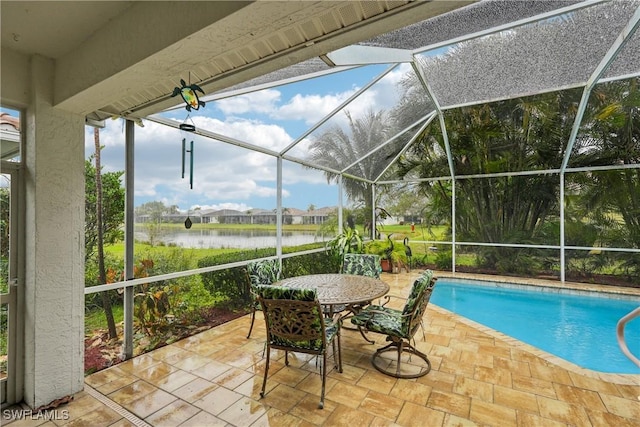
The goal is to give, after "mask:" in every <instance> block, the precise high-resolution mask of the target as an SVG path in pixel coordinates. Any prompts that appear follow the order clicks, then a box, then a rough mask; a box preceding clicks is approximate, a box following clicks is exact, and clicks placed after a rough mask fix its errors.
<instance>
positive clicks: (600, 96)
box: [0, 0, 640, 408]
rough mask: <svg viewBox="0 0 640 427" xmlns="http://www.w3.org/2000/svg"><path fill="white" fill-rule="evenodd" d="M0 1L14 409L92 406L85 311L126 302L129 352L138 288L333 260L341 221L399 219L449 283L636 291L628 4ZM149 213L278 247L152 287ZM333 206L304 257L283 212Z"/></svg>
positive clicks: (632, 14) (638, 108)
mask: <svg viewBox="0 0 640 427" xmlns="http://www.w3.org/2000/svg"><path fill="white" fill-rule="evenodd" d="M0 8H1V11H2V13H1V19H2V25H1V31H2V38H1V42H2V63H1V64H0V65H1V67H2V79H1V81H0V84H1V85H2V91H1V92H0V95H1V98H0V101H1V104H2V113H3V123H2V129H1V130H2V132H3V138H2V176H3V184H2V188H3V193H2V196H3V199H2V201H3V218H10V221H4V220H3V222H2V226H3V228H2V232H3V238H4V241H3V244H2V273H3V274H2V279H3V280H2V282H1V285H2V287H1V288H0V297H1V300H0V302H1V304H2V308H3V312H2V313H3V318H2V319H3V320H2V322H3V324H2V329H3V332H4V335H6V337H7V338H6V343H3V348H2V352H3V354H2V356H6V357H4V359H5V360H6V363H4V364H3V365H2V366H1V369H0V370H2V371H3V375H4V377H3V378H0V379H1V386H2V404H3V408H4V406H5V405H7V404H11V403H15V402H20V401H24V402H26V403H27V404H28V405H29V406H30V407H32V408H37V407H44V406H46V405H48V404H49V403H51V402H54V401H56V400H57V399H61V398H64V397H66V396H69V395H73V394H74V393H77V392H78V391H80V390H82V389H83V385H84V370H83V360H82V359H83V356H84V353H83V344H84V342H83V338H84V319H85V310H86V309H87V306H86V305H85V303H86V301H89V300H90V299H92V298H94V297H96V299H95V300H98V299H99V298H100V297H101V296H102V295H104V294H107V291H110V292H111V293H112V294H115V291H114V290H116V289H117V290H118V291H119V292H121V293H120V294H118V296H117V298H118V302H119V303H120V304H122V305H123V313H124V314H123V315H122V316H123V335H124V339H123V342H122V355H121V356H122V357H123V358H130V357H132V356H133V354H134V352H133V335H134V329H133V328H134V319H133V318H134V313H133V312H134V310H135V308H136V304H135V303H137V302H138V301H139V299H135V295H134V292H135V293H139V292H141V293H143V294H144V292H146V291H147V290H148V288H144V287H145V286H149V285H151V289H153V286H171V287H172V288H171V289H170V291H171V292H173V289H174V288H173V287H174V286H177V288H180V287H181V286H182V285H183V284H184V283H186V282H187V281H189V280H191V279H193V280H194V281H195V282H198V281H200V280H202V281H206V280H207V279H206V277H207V275H208V274H211V273H216V274H218V273H219V274H221V275H222V274H224V271H227V270H233V269H239V268H243V267H244V266H245V265H246V263H247V262H248V261H249V260H251V259H258V258H278V259H279V260H281V261H283V262H284V261H285V260H291V259H295V258H301V259H302V258H303V257H304V256H314V255H317V254H321V253H325V252H326V251H325V248H324V243H325V242H326V241H327V240H328V239H331V238H332V237H334V236H335V235H336V233H340V232H341V231H343V230H345V229H348V228H351V227H356V228H357V229H359V230H365V232H366V233H367V235H368V238H369V239H372V240H378V239H379V240H381V241H383V242H387V241H394V240H395V239H398V240H396V244H398V245H403V244H405V243H406V242H407V239H408V237H406V236H403V235H398V234H397V233H392V232H390V231H389V230H390V229H392V228H385V227H391V226H393V225H394V223H399V222H404V223H405V225H407V224H408V223H411V224H413V225H412V226H415V227H416V228H417V229H418V230H419V233H417V234H416V236H417V235H419V236H421V237H420V238H416V237H415V236H413V235H412V236H411V239H410V241H409V244H410V245H411V247H412V248H413V249H414V253H415V254H418V253H419V254H420V257H419V258H418V257H414V261H416V262H418V263H419V265H420V266H421V267H426V268H433V269H437V270H440V271H454V272H456V271H462V270H463V269H474V271H481V272H489V273H498V274H510V275H517V276H537V277H540V276H542V277H546V278H552V279H554V280H556V281H558V282H566V281H588V282H591V281H593V282H598V283H603V282H604V278H605V277H606V278H607V280H610V281H612V282H613V283H622V284H624V285H627V286H635V287H637V286H640V282H639V278H640V125H639V121H640V88H639V84H640V32H639V31H638V26H639V23H640V0H615V1H603V0H584V1H578V0H568V1H561V0H557V1H556V0H553V1H543V0H540V1H538V0H535V1H506V0H483V1H474V0H460V1H453V0H451V1H404V0H403V1H330V2H329V1H304V2H302V1H301V2H296V1H283V2H275V1H266V0H265V1H255V2H252V1H247V2H240V1H233V2H217V1H216V2H206V1H197V2H196V1H193V2H146V1H145V2H142V1H122V2H106V1H105V2H30V1H2V2H0ZM198 97H199V98H198ZM183 100H184V101H185V102H182V101H183ZM187 107H188V108H187ZM7 112H8V113H9V114H10V115H13V116H17V119H19V120H17V119H16V117H11V118H10V119H8V118H7V119H6V120H7V121H6V122H5V113H7ZM112 118H115V119H118V120H117V121H113V120H111V119H112ZM7 123H9V124H10V123H18V124H17V125H14V128H13V129H9V128H8V127H7V128H5V127H6V126H5V125H7ZM7 126H8V125H7ZM18 128H19V129H18ZM7 129H9V130H10V131H11V132H12V136H13V137H15V138H17V139H15V138H14V139H12V140H11V141H9V140H8V139H5V135H6V132H5V131H7ZM95 129H97V130H95ZM16 135H18V136H16ZM9 142H10V143H11V145H10V146H9V145H7V144H8V143H9ZM100 146H104V148H103V149H102V150H100ZM95 147H97V151H98V152H100V153H101V154H100V157H101V160H102V171H103V174H105V176H107V177H108V179H112V180H115V182H116V183H120V181H119V180H121V184H122V186H123V187H124V190H123V192H124V196H123V199H124V200H123V202H122V204H123V205H124V208H123V209H120V212H121V213H122V211H124V215H123V220H122V221H121V223H124V226H123V229H124V232H123V233H122V234H123V235H124V251H123V252H124V256H123V257H121V258H124V259H118V260H117V263H118V264H119V266H118V268H119V270H118V271H117V274H112V275H111V276H109V277H106V278H105V277H102V279H104V280H102V279H101V278H100V276H99V275H98V274H97V273H96V271H97V268H94V266H93V264H90V262H89V261H90V260H89V258H92V255H93V253H90V252H91V251H92V250H93V249H95V248H90V249H87V248H88V246H87V242H88V241H89V240H90V239H89V238H87V236H88V233H87V229H86V228H85V227H86V224H87V223H88V222H90V220H92V219H93V218H92V217H91V215H92V214H89V215H87V214H86V213H85V209H86V204H85V203H86V199H85V194H86V188H85V183H92V182H91V180H90V179H87V180H85V176H87V175H86V172H87V167H88V166H87V165H89V166H91V165H92V162H93V161H94V160H95V158H94V157H91V156H92V155H95V150H96V148H95ZM92 167H94V166H92ZM89 170H90V169H89ZM94 170H95V169H94ZM109 174H111V175H109ZM97 175H99V174H97ZM116 187H117V185H116ZM5 190H7V191H5ZM5 196H6V197H5ZM251 197H253V199H251ZM256 198H257V199H256ZM106 200H107V202H108V201H109V200H110V198H109V196H107V197H106ZM113 200H115V198H113ZM250 200H253V201H250ZM255 200H259V203H256V202H255ZM154 201H162V202H163V203H165V204H166V205H170V206H171V214H172V215H173V216H174V218H178V219H177V222H178V223H182V222H184V223H185V225H186V226H187V228H189V227H188V225H190V224H192V223H197V222H205V221H204V219H205V218H206V215H205V213H204V212H203V210H204V209H202V208H201V207H203V206H204V207H207V206H208V207H211V206H216V209H219V210H220V211H224V210H225V209H226V210H227V213H229V211H230V210H232V209H233V210H234V213H233V215H236V217H237V218H236V219H234V220H233V221H237V222H241V221H242V219H241V218H240V216H241V215H240V213H241V214H242V215H249V216H251V218H252V219H251V221H254V219H255V221H256V222H259V223H262V222H264V223H270V222H271V221H272V219H271V218H275V219H274V220H273V222H274V223H275V225H276V227H275V228H276V234H275V236H274V237H272V241H271V242H270V245H269V249H270V250H271V252H269V253H268V254H267V255H265V253H264V252H260V251H258V250H255V252H253V253H252V254H251V256H249V257H245V258H243V259H242V260H237V259H229V260H227V261H228V262H224V263H216V264H215V265H214V264H213V263H210V264H207V263H203V264H199V265H198V268H196V269H194V268H193V265H192V264H191V263H190V262H191V261H193V260H192V259H186V258H187V257H188V255H183V258H182V259H181V261H180V260H179V261H180V262H182V261H184V262H183V264H180V266H179V267H176V268H174V269H172V270H163V269H161V268H156V269H155V270H154V271H152V272H151V274H147V273H149V272H150V271H151V270H149V271H146V270H145V269H146V268H147V267H148V266H149V265H151V263H150V262H149V260H147V259H136V258H134V248H135V247H136V245H137V244H138V243H139V242H138V241H136V228H135V227H136V225H138V224H136V214H137V212H136V207H137V206H139V205H140V204H144V203H148V202H154ZM83 208H84V209H83ZM5 211H6V212H5ZM96 211H97V210H96ZM239 211H242V212H239ZM9 212H10V213H9ZM333 212H335V224H336V228H335V229H333V230H331V231H330V232H329V234H324V235H320V236H319V237H317V236H313V238H314V239H317V241H316V242H315V246H314V247H313V249H309V248H308V247H300V249H297V246H296V245H295V244H292V245H289V244H288V243H286V242H285V241H284V238H285V234H286V233H285V231H284V225H286V224H288V223H289V222H290V221H293V220H292V218H293V217H296V216H297V217H300V218H301V219H300V221H301V223H304V224H312V225H315V224H317V223H320V222H323V221H325V220H326V218H327V217H328V216H330V215H332V214H333ZM5 214H6V215H5ZM140 222H142V220H140ZM118 225H121V224H118ZM194 228H198V227H194ZM147 237H148V236H147ZM403 238H404V239H403ZM196 239H198V238H196ZM236 240H238V239H236ZM7 243H8V244H7ZM89 243H91V242H89ZM197 245H198V240H196V246H197ZM286 246H292V247H294V249H293V250H291V249H290V247H288V248H287V251H286V253H285V251H284V250H283V247H286ZM250 249H251V248H250ZM185 253H186V251H185ZM167 257H168V256H167ZM159 264H160V263H159V262H158V263H156V265H159ZM308 264H311V265H312V266H313V267H317V266H318V265H320V264H321V263H319V262H315V263H314V262H310V263H308ZM296 272H297V273H299V271H295V272H294V273H296ZM112 273H113V271H112ZM147 276H150V277H147ZM220 277H222V276H220ZM88 278H89V279H88ZM201 278H202V279H201ZM225 280H227V281H228V282H229V283H233V284H234V286H235V287H234V289H235V288H238V289H240V287H239V286H237V282H233V280H232V279H225ZM89 281H90V282H91V283H90V285H95V286H89V285H88V282H89ZM183 281H184V282H183ZM198 283H200V282H198ZM200 285H202V284H201V283H200ZM203 286H204V287H206V284H205V285H203ZM143 288H144V289H143ZM167 289H169V288H167ZM194 289H195V287H194ZM197 290H202V288H198V289H197ZM192 291H193V289H192ZM244 296H245V297H246V296H247V295H244ZM191 297H192V298H193V300H198V301H200V302H202V301H205V299H204V298H205V297H207V298H209V297H211V295H208V296H207V295H205V292H202V293H200V294H197V293H192V294H191ZM105 299H108V298H105ZM105 304H106V303H105ZM138 307H139V306H138ZM7 349H8V350H7ZM52 355H54V356H55V357H52Z"/></svg>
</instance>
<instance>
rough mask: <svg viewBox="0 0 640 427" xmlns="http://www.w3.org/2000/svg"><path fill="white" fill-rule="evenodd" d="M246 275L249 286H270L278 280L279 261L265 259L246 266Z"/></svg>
mask: <svg viewBox="0 0 640 427" xmlns="http://www.w3.org/2000/svg"><path fill="white" fill-rule="evenodd" d="M247 273H248V274H249V280H250V281H251V285H253V286H256V285H270V284H272V283H274V282H277V281H278V280H280V273H281V271H280V261H279V260H277V259H267V260H263V261H255V262H250V263H249V264H247Z"/></svg>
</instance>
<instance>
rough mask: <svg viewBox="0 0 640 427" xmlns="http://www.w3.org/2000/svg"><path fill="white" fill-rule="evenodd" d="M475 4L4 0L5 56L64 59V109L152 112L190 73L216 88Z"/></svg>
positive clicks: (60, 96)
mask: <svg viewBox="0 0 640 427" xmlns="http://www.w3.org/2000/svg"><path fill="white" fill-rule="evenodd" d="M471 3H474V0H462V1H433V2H431V1H428V2H427V1H425V2H422V1H420V2H413V1H375V2H373V1H189V2H182V1H180V2H178V1H173V2H164V1H158V2H154V1H152V2H148V1H126V2H110V1H97V2H94V1H92V2H87V1H72V2H66V1H52V2H32V1H3V2H2V4H1V10H2V14H1V15H2V33H1V36H2V48H3V56H4V55H24V56H25V57H28V56H29V55H33V54H36V55H42V56H45V57H48V58H52V59H54V60H55V67H56V81H55V106H56V107H58V108H61V109H64V110H68V111H72V112H75V113H83V114H87V115H88V116H89V117H90V118H93V119H103V118H105V117H110V116H113V115H119V116H129V115H133V116H136V117H144V116H146V115H148V114H151V113H156V112H158V111H161V110H162V109H165V108H167V107H171V106H172V105H175V103H176V100H175V98H171V96H170V95H171V93H172V91H173V88H174V87H175V86H176V83H177V82H178V81H179V80H180V79H184V80H185V81H188V82H190V83H197V84H198V85H200V86H201V87H202V88H203V89H204V91H205V92H206V93H212V92H215V91H218V90H222V89H226V88H228V87H231V86H233V85H237V84H240V83H243V82H245V81H247V80H250V79H253V78H257V77H260V76H263V75H265V74H268V73H271V72H274V71H276V70H280V69H283V68H286V67H288V66H291V65H293V64H299V63H301V62H303V61H307V60H309V59H311V58H317V57H319V56H321V55H324V54H326V53H328V52H331V51H334V50H336V49H340V48H342V47H345V46H348V45H350V44H353V43H357V42H360V41H363V40H367V39H370V38H372V37H375V36H377V35H379V34H383V33H387V32H389V31H392V30H395V29H398V28H402V27H404V26H406V25H410V24H413V23H416V22H420V21H422V20H425V19H429V18H431V17H434V16H438V15H441V14H443V13H446V12H449V11H451V10H455V9H457V8H460V7H463V6H466V5H468V4H471ZM3 62H4V61H3ZM313 63H315V64H316V65H312V66H313V67H315V69H317V61H312V64H313ZM324 68H326V66H324ZM300 69H301V70H303V72H305V73H306V72H309V71H312V69H309V68H307V65H303V66H302V67H301V68H300ZM3 74H4V72H3ZM4 89H5V88H4V87H3V91H4ZM24 89H25V88H13V90H11V88H7V90H8V91H9V92H8V94H11V95H16V96H18V97H21V96H22V97H24V96H25V93H28V92H27V91H26V90H24ZM14 92H15V93H14ZM20 92H23V93H20Z"/></svg>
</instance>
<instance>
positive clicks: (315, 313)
mask: <svg viewBox="0 0 640 427" xmlns="http://www.w3.org/2000/svg"><path fill="white" fill-rule="evenodd" d="M257 292H258V301H260V305H261V306H262V310H263V312H264V321H265V324H266V326H267V363H266V365H265V368H264V381H263V383H262V391H261V392H260V396H261V397H264V395H265V388H266V386H267V376H268V372H269V362H270V356H271V349H278V350H284V352H285V353H284V363H285V365H289V352H290V351H293V352H300V353H307V354H314V355H316V356H320V355H322V365H321V366H320V370H321V376H322V390H321V392H320V405H319V408H320V409H322V408H323V407H324V390H325V383H326V378H327V351H328V347H329V344H331V346H332V348H333V359H334V362H335V366H336V368H337V369H338V372H342V355H341V348H340V326H341V319H340V316H339V314H336V315H335V316H334V317H333V319H325V317H324V315H323V313H322V307H321V306H320V303H319V302H318V296H317V293H316V290H315V289H294V288H285V287H280V286H258V287H257ZM336 350H337V351H336Z"/></svg>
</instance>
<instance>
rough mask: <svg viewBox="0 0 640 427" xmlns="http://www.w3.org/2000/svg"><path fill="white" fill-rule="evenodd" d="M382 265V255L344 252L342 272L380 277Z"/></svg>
mask: <svg viewBox="0 0 640 427" xmlns="http://www.w3.org/2000/svg"><path fill="white" fill-rule="evenodd" d="M381 272H382V267H381V266H380V256H379V255H373V254H351V253H349V254H344V260H343V263H342V273H344V274H356V275H358V276H367V277H375V278H376V279H379V278H380V273H381Z"/></svg>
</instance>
